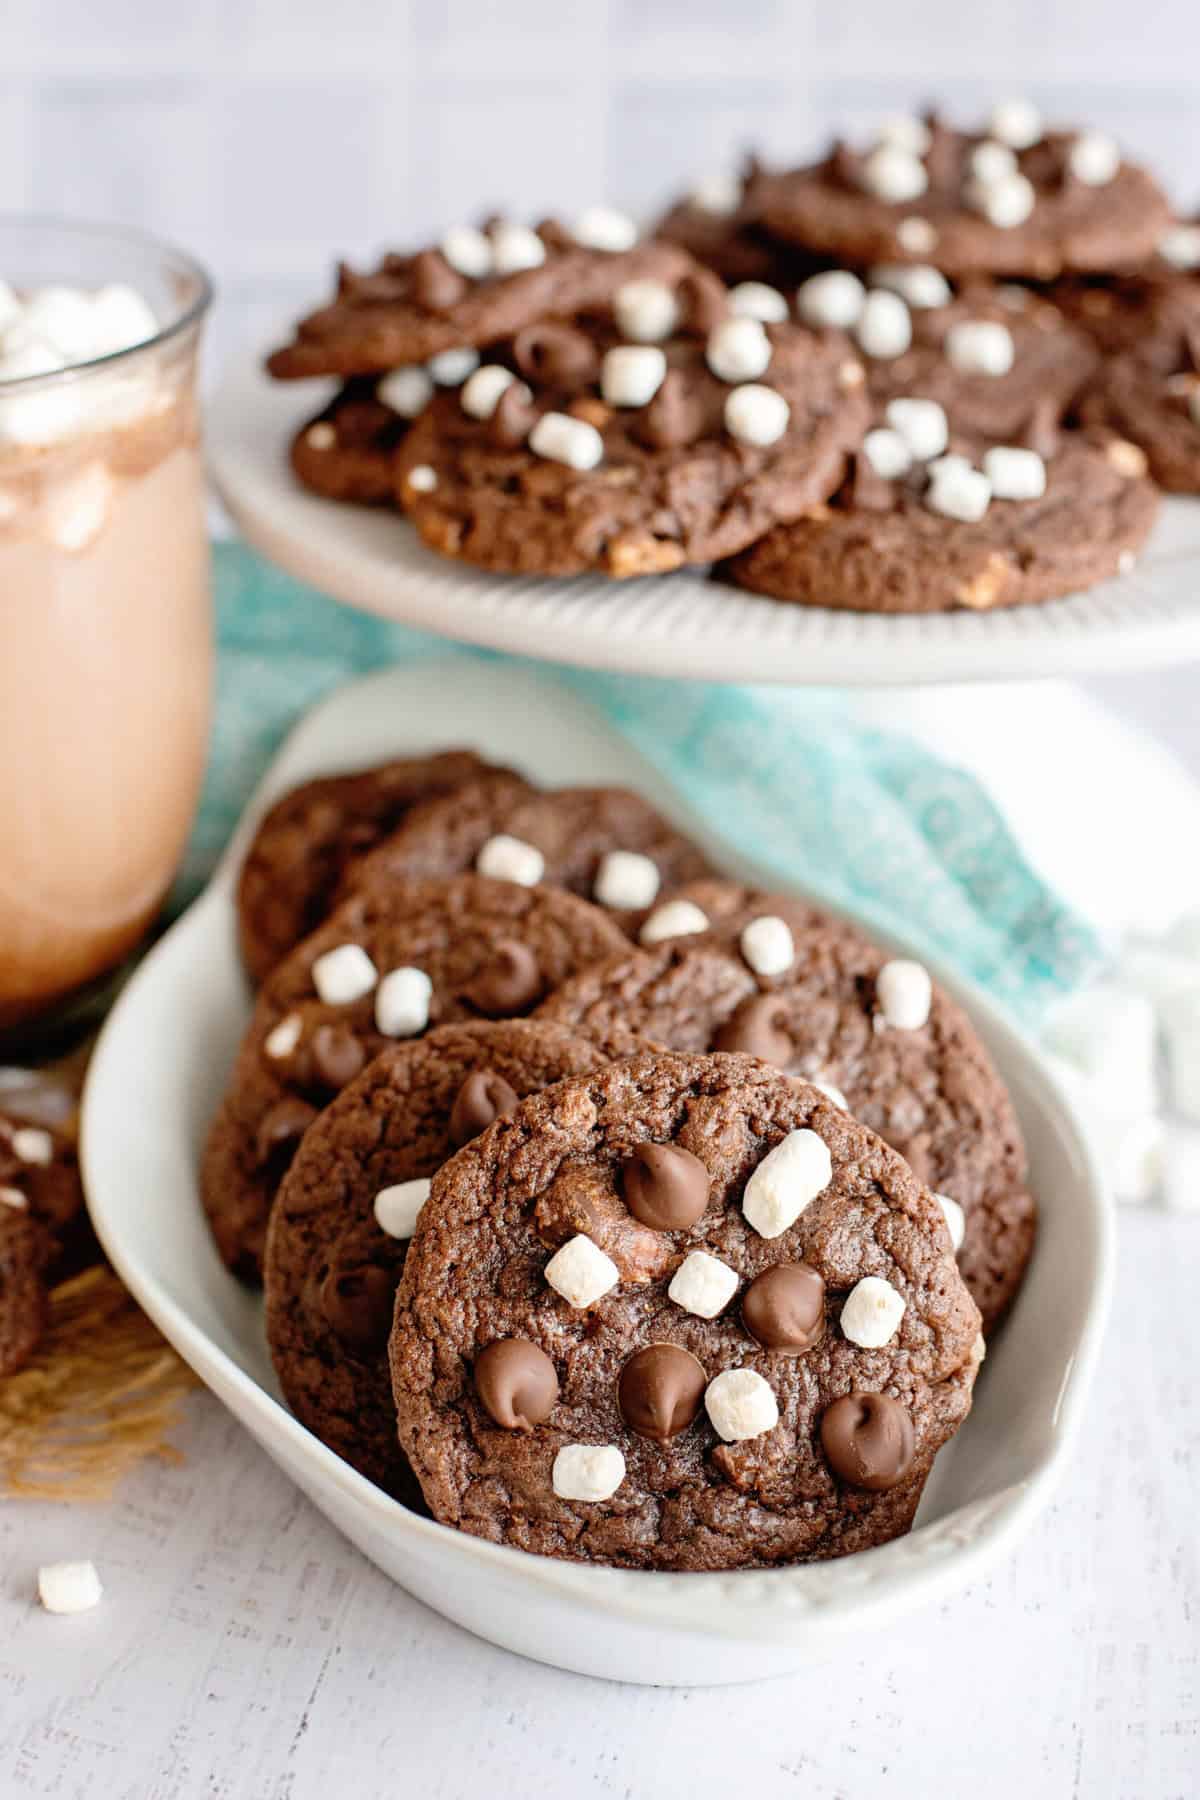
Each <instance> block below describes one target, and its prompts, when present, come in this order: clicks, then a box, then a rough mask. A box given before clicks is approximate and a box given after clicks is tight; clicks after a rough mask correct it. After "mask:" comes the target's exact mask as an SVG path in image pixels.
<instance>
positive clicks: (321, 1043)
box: [309, 1025, 367, 1094]
mask: <svg viewBox="0 0 1200 1800" xmlns="http://www.w3.org/2000/svg"><path fill="white" fill-rule="evenodd" d="M309 1055H310V1056H311V1058H312V1066H313V1074H314V1075H315V1076H316V1078H317V1080H318V1081H320V1082H322V1083H323V1084H324V1085H325V1086H326V1087H327V1088H332V1089H333V1091H334V1093H335V1094H336V1093H340V1092H341V1090H342V1088H344V1087H345V1086H346V1084H347V1082H351V1081H353V1080H354V1077H355V1076H356V1075H357V1074H359V1073H360V1071H361V1069H362V1066H363V1064H364V1063H365V1062H366V1060H367V1053H366V1051H365V1050H364V1049H363V1047H362V1045H361V1043H360V1042H359V1040H358V1039H357V1037H355V1035H354V1033H353V1032H352V1031H351V1030H350V1027H349V1026H348V1025H318V1027H317V1029H316V1030H315V1031H314V1032H313V1034H312V1042H311V1043H310V1045H309Z"/></svg>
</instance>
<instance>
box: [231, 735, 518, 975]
mask: <svg viewBox="0 0 1200 1800" xmlns="http://www.w3.org/2000/svg"><path fill="white" fill-rule="evenodd" d="M484 775H490V776H493V777H495V778H496V779H498V780H506V781H508V782H511V784H512V786H513V788H514V789H515V790H522V789H525V786H526V784H525V783H523V782H521V780H520V778H519V777H518V776H515V775H508V774H507V773H506V772H505V771H501V770H489V765H488V764H487V763H485V762H482V761H481V760H480V758H479V757H478V756H476V755H475V753H474V752H473V751H471V750H445V751H442V752H441V753H440V754H438V755H434V756H416V757H411V756H410V757H400V758H398V759H396V760H395V761H393V762H387V763H382V764H380V765H379V766H378V767H376V768H371V769H361V770H358V771H356V772H354V773H353V774H346V775H328V776H322V777H321V778H320V779H319V780H316V781H306V782H304V783H303V784H302V785H301V786H300V787H297V788H293V789H291V791H290V792H289V793H286V794H285V795H284V796H283V798H282V799H280V800H277V801H276V802H275V804H274V806H272V807H271V809H270V811H269V812H268V813H267V814H266V816H265V818H264V819H263V820H262V823H261V824H260V825H259V827H258V830H257V831H256V832H255V834H254V837H253V839H252V841H251V844H250V848H249V849H248V850H247V852H246V856H245V860H244V861H243V863H242V869H241V874H240V876H239V878H238V890H237V911H238V939H239V943H240V946H241V952H242V960H243V962H244V963H245V965H246V969H247V972H248V973H249V975H250V978H251V980H253V981H255V982H260V981H262V980H263V979H264V978H265V977H266V975H267V974H269V972H270V971H271V970H272V969H273V968H274V967H275V965H276V963H278V962H279V961H280V960H281V958H282V957H284V956H285V955H286V954H287V952H288V951H289V950H294V949H295V947H296V945H297V944H298V943H300V941H301V939H303V938H305V937H307V936H308V934H309V932H310V931H315V929H316V927H317V926H318V925H319V924H320V923H321V921H322V920H323V919H324V918H325V917H326V916H327V914H328V913H329V911H330V909H331V907H332V906H333V904H334V901H335V899H336V897H337V893H338V888H339V885H340V883H341V881H342V878H343V876H344V874H345V871H346V868H347V866H348V865H349V864H350V863H351V862H352V861H353V859H354V858H356V857H361V856H363V855H365V854H366V852H368V851H369V850H372V849H374V847H375V845H376V844H378V843H379V842H380V840H381V839H382V838H384V837H386V836H387V835H388V833H389V832H391V831H394V830H395V828H396V827H397V826H398V825H399V824H400V823H401V821H402V820H403V819H404V818H405V817H406V815H407V814H408V813H409V812H410V811H411V810H412V809H413V808H414V807H416V806H419V805H420V803H421V802H422V801H425V800H429V799H431V798H433V797H435V796H440V795H443V794H448V793H452V792H453V791H454V790H455V789H456V788H460V787H462V786H464V785H465V784H466V783H467V782H470V781H473V780H477V779H479V778H480V777H481V776H484Z"/></svg>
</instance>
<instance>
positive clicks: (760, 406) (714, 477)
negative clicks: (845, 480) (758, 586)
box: [395, 264, 867, 577]
mask: <svg viewBox="0 0 1200 1800" xmlns="http://www.w3.org/2000/svg"><path fill="white" fill-rule="evenodd" d="M785 310H786V309H785ZM866 423H867V404H866V400H865V397H864V375H863V369H862V365H861V363H860V361H859V360H858V358H857V357H856V356H855V355H854V353H853V351H852V349H851V347H850V345H849V344H848V343H847V341H846V339H845V338H844V337H843V336H842V335H841V334H840V333H837V332H812V331H809V330H807V329H806V328H802V327H799V326H797V325H795V324H792V323H788V322H786V321H784V322H778V321H775V320H770V319H768V320H764V319H763V318H760V317H757V316H753V314H752V313H749V312H746V311H739V310H737V309H736V308H735V305H734V304H733V301H732V297H731V296H730V295H728V294H727V292H726V290H725V289H724V287H723V286H722V285H721V283H720V282H719V281H718V280H717V279H716V277H715V276H713V275H712V274H711V273H709V272H708V271H706V270H702V269H700V268H698V267H696V266H695V265H690V264H689V273H688V274H687V275H686V276H685V277H684V278H683V279H680V280H678V281H675V282H674V283H669V282H663V281H643V280H639V281H634V282H628V283H625V284H623V285H622V286H621V287H620V288H618V290H617V291H616V293H615V295H614V296H613V299H612V305H611V307H610V308H608V309H607V310H606V311H605V312H604V313H603V314H594V315H592V316H590V317H588V318H579V319H575V320H572V321H566V320H562V319H553V320H546V321H543V322H541V323H539V324H537V325H532V326H530V327H528V328H527V329H526V330H525V331H523V332H520V333H518V334H517V335H516V337H515V338H514V340H513V341H512V343H511V344H510V345H508V346H506V347H504V348H503V349H502V350H496V351H494V352H493V353H492V354H491V357H490V360H489V361H488V362H486V363H485V364H484V365H483V366H481V367H480V368H479V369H478V370H477V371H476V372H475V373H474V374H473V375H472V376H471V378H470V379H469V380H468V381H467V382H466V383H464V385H463V387H462V389H461V390H460V391H459V392H457V393H445V394H441V395H438V396H437V398H436V399H435V400H434V401H433V403H432V405H431V406H430V407H429V408H428V410H427V411H426V412H425V413H424V414H422V416H421V418H420V419H419V420H418V421H417V422H416V424H415V425H414V426H413V428H412V430H411V432H409V434H408V436H407V438H406V440H405V443H404V445H403V447H402V450H401V452H400V454H399V456H398V457H397V460H396V464H395V471H396V478H397V487H398V495H399V499H400V503H401V505H402V506H403V507H404V509H405V511H406V512H407V513H408V515H409V517H410V518H411V519H412V521H413V523H414V525H415V526H416V528H417V530H418V531H419V532H420V534H421V536H422V537H423V538H424V540H425V542H426V543H427V544H429V545H430V547H431V548H433V549H435V550H437V551H439V552H441V554H443V555H445V556H452V557H459V558H461V559H462V560H463V561H465V562H470V563H475V564H477V565H478V566H480V567H481V568H486V569H493V570H497V571H505V572H509V573H514V574H530V575H533V574H537V575H573V574H578V573H581V572H583V571H585V570H597V571H599V572H601V573H604V574H607V575H612V576H617V577H627V576H636V575H653V574H661V573H664V572H666V571H668V570H671V569H676V568H679V567H681V566H683V565H684V564H695V563H707V562H710V561H712V560H714V559H715V558H717V557H719V556H722V555H730V554H733V552H734V550H735V549H740V548H743V547H744V546H745V545H746V544H748V543H752V542H753V541H754V539H755V538H756V537H759V536H761V535H762V533H763V532H764V531H766V530H768V529H769V528H770V526H771V525H772V524H775V523H778V522H779V521H780V520H783V519H789V518H795V517H797V516H798V515H799V514H800V513H801V512H803V510H804V509H805V507H807V506H810V505H812V504H814V503H816V502H817V501H820V500H822V499H824V498H825V496H826V495H827V494H828V493H830V492H831V491H832V489H833V488H834V487H836V486H837V483H838V481H839V479H840V478H841V474H842V471H843V469H844V466H845V459H846V455H847V453H848V452H849V451H850V450H851V449H853V448H854V446H855V445H856V444H857V443H859V442H860V441H861V438H862V434H863V431H864V430H865V428H866Z"/></svg>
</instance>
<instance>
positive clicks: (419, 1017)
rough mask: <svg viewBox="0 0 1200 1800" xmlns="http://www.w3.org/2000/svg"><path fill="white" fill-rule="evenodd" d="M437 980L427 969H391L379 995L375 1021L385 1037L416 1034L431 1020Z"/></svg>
mask: <svg viewBox="0 0 1200 1800" xmlns="http://www.w3.org/2000/svg"><path fill="white" fill-rule="evenodd" d="M432 1001H433V983H432V981H430V979H429V977H428V975H427V974H426V973H425V971H424V969H413V968H403V969H389V970H388V972H387V974H386V975H385V976H384V977H383V980H382V981H381V982H380V983H379V990H378V992H377V993H376V995H375V1023H376V1025H377V1026H378V1028H379V1030H380V1031H381V1032H382V1033H383V1035H384V1037H390V1038H409V1037H416V1036H417V1034H418V1032H422V1031H424V1029H425V1027H426V1026H427V1025H428V1023H429V1008H430V1005H431V1003H432Z"/></svg>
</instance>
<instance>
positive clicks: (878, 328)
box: [854, 288, 912, 361]
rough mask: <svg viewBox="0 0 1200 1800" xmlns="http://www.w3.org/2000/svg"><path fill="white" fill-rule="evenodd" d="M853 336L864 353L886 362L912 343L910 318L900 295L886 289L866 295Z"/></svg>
mask: <svg viewBox="0 0 1200 1800" xmlns="http://www.w3.org/2000/svg"><path fill="white" fill-rule="evenodd" d="M854 336H855V339H856V340H857V342H858V346H859V349H860V350H863V351H864V352H865V353H866V355H867V356H874V357H876V358H878V359H879V360H888V361H890V360H891V359H892V358H893V357H896V356H903V355H904V352H905V351H906V350H907V349H908V348H909V346H910V344H911V343H912V319H911V317H910V315H909V311H908V308H907V306H906V305H905V304H904V302H903V300H902V299H901V298H900V296H899V294H893V293H891V292H890V291H889V290H888V289H887V288H876V290H875V291H874V293H870V294H868V295H867V297H866V300H865V301H864V302H863V309H862V314H861V316H860V318H859V321H858V323H857V325H856V326H855V327H854Z"/></svg>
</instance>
